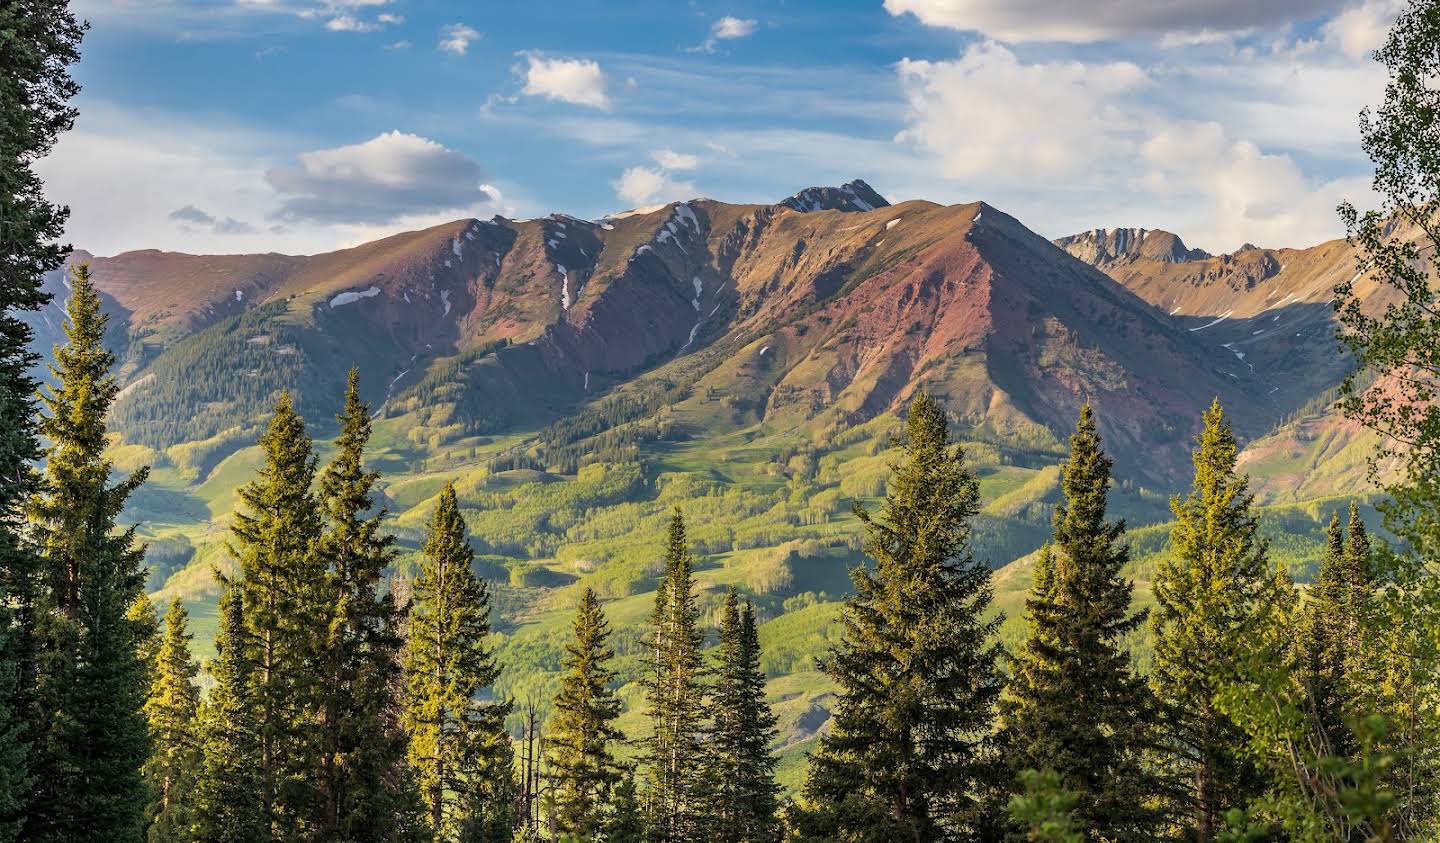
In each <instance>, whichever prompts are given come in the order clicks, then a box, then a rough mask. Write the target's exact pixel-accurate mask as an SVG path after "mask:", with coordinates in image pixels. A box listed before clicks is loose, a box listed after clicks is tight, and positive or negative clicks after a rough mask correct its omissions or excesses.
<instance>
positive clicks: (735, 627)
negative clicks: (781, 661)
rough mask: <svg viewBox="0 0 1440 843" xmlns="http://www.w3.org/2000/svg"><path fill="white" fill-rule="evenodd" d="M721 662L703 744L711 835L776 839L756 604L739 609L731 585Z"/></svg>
mask: <svg viewBox="0 0 1440 843" xmlns="http://www.w3.org/2000/svg"><path fill="white" fill-rule="evenodd" d="M719 651H720V659H719V661H720V663H719V665H718V666H717V667H716V669H715V689H714V693H713V696H712V699H711V704H710V709H711V711H712V712H713V718H714V726H713V728H712V729H711V734H710V739H709V740H708V741H707V742H706V744H705V751H706V756H707V757H706V765H705V766H706V775H707V776H708V778H709V780H710V786H711V799H712V800H713V806H712V809H711V810H712V813H713V816H712V822H713V829H712V839H714V840H716V841H724V843H768V842H769V841H773V840H778V839H779V832H780V827H779V822H778V820H777V818H776V814H775V810H776V804H775V793H776V790H777V788H776V786H775V757H774V756H773V755H771V754H770V744H771V742H773V741H774V740H775V716H774V715H773V714H771V712H770V707H769V705H767V704H766V702H765V674H764V673H762V672H761V671H760V639H759V634H758V632H757V631H756V628H755V610H754V607H753V606H751V605H750V603H749V602H746V603H745V607H744V609H743V610H742V609H741V607H740V600H739V597H738V596H737V595H736V592H735V589H734V588H733V587H732V588H731V589H730V591H729V592H728V593H726V595H725V603H724V606H723V607H722V608H721V611H720V647H719Z"/></svg>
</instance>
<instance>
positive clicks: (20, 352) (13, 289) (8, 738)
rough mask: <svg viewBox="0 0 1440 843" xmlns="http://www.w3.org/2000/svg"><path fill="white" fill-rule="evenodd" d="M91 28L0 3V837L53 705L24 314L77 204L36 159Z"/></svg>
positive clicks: (59, 252) (63, 117) (20, 805)
mask: <svg viewBox="0 0 1440 843" xmlns="http://www.w3.org/2000/svg"><path fill="white" fill-rule="evenodd" d="M84 32H85V27H84V25H83V24H81V23H79V22H78V21H77V20H76V19H75V16H74V15H73V14H72V13H71V12H70V8H69V3H68V2H67V1H66V0H27V2H16V0H7V2H0V127H3V129H0V843H9V841H13V840H16V839H20V838H21V837H22V835H23V836H25V837H31V839H33V837H32V836H31V835H29V834H26V833H25V832H24V829H25V827H26V825H27V824H28V825H30V826H31V828H32V829H33V828H35V827H36V826H35V824H34V823H32V822H28V821H29V819H30V818H29V811H28V800H29V799H30V797H31V795H32V794H31V790H32V787H33V786H35V785H37V784H39V782H38V781H37V779H36V778H35V777H34V776H32V774H31V771H30V767H29V761H30V760H31V757H32V756H31V752H32V751H33V752H36V753H38V752H43V751H45V750H43V748H41V747H37V746H36V745H35V741H36V738H37V737H39V735H40V734H41V733H42V732H44V731H45V730H46V729H47V728H48V726H47V723H49V722H50V721H51V720H52V719H53V718H52V715H53V714H54V712H53V711H46V710H45V709H43V708H42V707H40V706H39V704H38V700H37V691H38V690H39V677H38V675H37V671H38V663H39V660H40V651H39V642H38V641H37V640H36V632H37V629H36V627H37V625H38V624H39V623H40V617H39V612H40V607H39V606H38V605H37V604H38V602H39V601H40V599H41V595H40V593H39V589H40V580H39V558H38V554H37V553H36V549H35V547H34V545H33V544H32V543H31V542H30V541H29V539H28V537H27V535H26V529H25V523H24V522H25V518H24V514H25V507H26V504H27V502H28V501H29V500H30V498H31V496H32V495H33V494H34V493H35V492H36V490H37V488H38V486H37V480H38V474H37V472H36V470H35V465H36V464H37V463H38V461H39V458H40V456H41V448H40V441H39V438H38V436H37V433H38V427H37V418H36V413H35V400H34V396H35V389H36V387H37V383H36V381H35V378H34V375H33V370H34V367H35V365H36V364H37V363H38V362H39V357H38V355H36V354H35V352H34V350H33V349H32V348H31V345H32V341H33V339H34V335H33V333H32V332H31V330H30V327H29V326H28V325H27V324H26V323H25V322H24V321H22V320H21V319H20V315H21V313H22V312H23V311H36V310H39V309H40V308H42V307H44V306H45V305H46V304H48V303H49V301H50V297H49V296H48V295H47V294H45V292H44V291H43V289H42V284H43V281H44V274H45V273H46V272H50V271H51V270H54V269H57V268H58V267H59V266H60V265H61V263H62V261H63V260H64V256H65V253H66V252H67V251H69V247H67V246H63V245H62V244H61V243H59V242H58V238H59V237H60V236H61V234H62V233H63V231H64V227H65V219H66V217H67V216H68V213H69V211H68V209H66V208H63V207H59V206H56V205H53V204H51V203H50V202H48V201H46V198H45V193H44V185H43V184H42V183H41V181H40V177H39V176H38V175H37V174H36V172H35V162H37V161H39V160H40V159H42V158H44V157H45V156H46V155H47V154H48V153H49V152H50V150H51V148H52V147H53V146H54V144H55V141H56V139H57V138H58V137H59V135H60V133H61V132H64V131H66V130H68V129H69V128H70V127H71V125H72V123H73V122H74V119H75V113H76V112H75V109H74V108H73V107H72V106H71V105H70V103H69V100H70V99H71V97H73V96H74V95H75V94H76V93H77V92H78V91H79V90H80V88H79V86H78V85H77V84H76V83H75V81H74V79H72V78H71V77H70V73H69V69H68V66H69V65H71V64H73V63H74V62H75V61H76V60H77V59H78V58H79V57H80V52H79V47H80V39H81V37H82V36H83V34H84ZM42 714H43V716H42ZM48 766H50V767H51V772H50V773H47V775H53V765H48ZM35 795H37V796H41V798H43V795H42V794H35ZM38 810H39V811H41V812H42V814H44V813H48V811H50V810H51V809H50V808H48V807H47V806H40V807H39V808H38Z"/></svg>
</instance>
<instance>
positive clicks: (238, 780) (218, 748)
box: [195, 578, 270, 843]
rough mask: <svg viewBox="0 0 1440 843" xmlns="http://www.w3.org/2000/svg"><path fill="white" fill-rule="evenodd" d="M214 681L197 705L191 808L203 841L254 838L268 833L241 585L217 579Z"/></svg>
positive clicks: (241, 842)
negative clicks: (197, 750) (197, 749)
mask: <svg viewBox="0 0 1440 843" xmlns="http://www.w3.org/2000/svg"><path fill="white" fill-rule="evenodd" d="M221 587H222V590H221V592H220V603H219V606H218V607H217V608H218V613H219V616H220V621H219V629H218V630H217V632H216V635H215V650H216V657H215V660H214V661H212V662H210V665H209V673H210V678H211V679H212V680H214V685H213V686H212V687H211V689H210V691H209V693H208V694H207V695H206V698H205V702H204V704H203V705H202V706H201V709H200V740H201V743H200V769H199V772H198V774H197V776H196V782H195V808H196V815H197V818H198V820H199V827H200V832H201V833H200V839H201V840H204V841H206V843H253V841H257V840H265V839H268V838H269V836H270V825H269V821H268V819H267V817H266V816H265V806H264V803H263V802H262V799H261V795H262V794H261V786H262V781H261V776H260V732H259V723H258V722H257V718H256V710H255V706H254V705H253V704H252V703H251V693H252V685H251V674H252V673H253V672H254V665H253V663H252V662H251V660H250V659H251V656H252V655H253V651H252V648H251V647H250V646H248V642H247V639H248V637H249V632H248V630H247V629H246V625H245V615H244V607H243V605H242V604H241V598H240V589H239V588H238V586H236V585H235V584H234V583H232V582H229V581H227V580H225V579H224V578H221Z"/></svg>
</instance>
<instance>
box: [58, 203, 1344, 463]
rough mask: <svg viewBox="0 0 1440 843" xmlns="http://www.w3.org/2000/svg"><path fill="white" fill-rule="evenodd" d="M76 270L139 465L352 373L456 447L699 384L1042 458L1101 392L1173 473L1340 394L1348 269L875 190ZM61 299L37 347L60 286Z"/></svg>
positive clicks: (107, 263) (810, 412)
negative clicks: (142, 450) (117, 364)
mask: <svg viewBox="0 0 1440 843" xmlns="http://www.w3.org/2000/svg"><path fill="white" fill-rule="evenodd" d="M74 259H77V260H86V261H88V262H89V263H90V265H91V270H92V273H93V275H94V278H95V280H96V283H97V285H98V287H99V288H100V290H101V291H102V293H103V294H104V295H105V296H106V303H107V305H108V309H109V311H110V312H111V314H112V324H113V329H114V332H113V343H114V345H115V346H116V347H117V348H119V349H121V351H122V354H123V359H124V361H125V366H124V370H123V373H122V378H123V381H124V382H125V383H126V385H127V386H126V392H125V395H124V396H123V398H122V399H121V401H120V403H119V405H118V407H117V409H116V420H117V427H118V430H119V432H120V434H121V435H122V436H123V437H124V438H125V440H126V441H127V442H132V443H136V444H142V445H145V446H147V447H151V448H158V449H164V448H168V447H172V446H175V445H179V444H182V443H185V442H194V441H200V440H210V439H213V438H214V437H217V436H219V437H224V436H226V435H227V432H230V433H234V432H235V431H250V430H253V428H254V427H255V425H257V424H258V423H259V422H261V421H262V420H263V419H264V417H265V413H266V409H267V407H268V406H269V404H270V403H271V402H272V401H273V399H274V397H275V395H276V394H278V391H279V390H280V389H285V388H288V389H291V390H293V391H295V392H296V393H297V395H298V398H299V403H300V406H301V407H302V409H303V410H304V411H305V412H306V414H307V415H308V416H309V417H310V418H311V419H312V420H313V421H316V422H319V423H320V424H322V426H323V425H324V424H325V422H326V421H327V420H328V418H329V415H330V408H331V405H332V404H333V400H334V395H333V393H334V392H335V385H336V384H339V383H341V382H342V377H343V373H344V370H345V369H346V368H348V367H349V366H350V365H351V364H352V363H355V364H359V365H360V366H361V371H362V375H363V383H364V385H365V387H366V391H367V392H368V394H370V395H371V396H372V397H374V399H375V402H376V404H377V405H381V412H382V413H397V412H399V411H400V410H399V408H405V409H406V411H415V410H423V409H424V408H423V406H422V405H423V404H424V403H426V401H428V400H429V398H431V397H433V396H435V395H452V394H455V395H452V397H457V396H458V400H457V401H456V402H455V403H456V405H457V406H456V407H455V409H454V410H453V411H447V412H446V413H444V414H442V415H444V416H445V418H444V419H443V424H441V423H437V420H436V419H434V418H429V417H428V416H427V418H426V419H425V426H426V427H429V428H437V429H439V430H440V437H441V438H445V437H447V436H449V437H454V436H458V435H461V434H474V433H486V434H493V433H500V432H505V431H510V430H517V429H522V428H526V427H536V426H540V425H543V424H546V423H549V422H552V421H554V420H556V419H558V418H561V417H563V416H565V415H566V414H568V413H570V412H572V411H574V410H576V409H577V408H579V407H581V406H583V405H584V404H585V403H586V402H587V401H590V400H592V399H594V398H596V397H597V396H600V395H602V394H604V393H605V392H607V391H608V390H613V389H614V388H616V387H617V386H618V385H621V384H624V383H625V382H627V381H630V380H632V379H634V378H636V377H638V376H640V375H643V374H646V373H657V372H659V373H663V372H665V371H666V370H667V367H673V368H684V369H686V370H687V371H689V370H692V369H695V368H696V367H697V366H699V367H702V368H704V369H705V370H704V371H700V372H692V373H690V374H687V375H686V378H689V379H690V380H691V381H693V382H692V384H691V386H692V387H698V388H720V389H723V391H724V392H725V394H726V397H727V399H729V400H728V405H727V406H728V407H729V408H730V411H733V412H738V413H740V414H742V415H745V416H747V417H750V418H753V419H754V420H756V421H765V422H776V423H780V422H782V421H785V420H790V421H788V422H785V423H800V422H802V421H803V422H805V423H808V424H814V423H816V422H817V421H818V422H821V423H824V424H833V425H841V426H853V425H856V424H859V423H863V422H864V421H866V420H868V419H870V418H872V417H874V416H876V415H877V414H880V413H882V412H886V411H893V410H895V409H897V408H898V407H900V406H901V405H903V404H904V402H905V401H907V400H908V399H909V397H910V396H911V395H913V393H914V392H915V391H916V390H918V389H927V390H929V391H931V392H932V393H934V394H937V395H939V396H940V397H941V398H942V399H943V400H944V401H945V403H946V406H948V407H949V408H950V409H951V410H952V412H954V413H955V414H956V416H957V418H958V419H959V420H960V422H961V423H962V424H963V425H965V426H966V427H969V428H973V429H974V430H976V431H977V432H983V434H984V435H985V436H987V437H993V438H996V439H998V440H1000V441H1006V440H1007V438H1013V439H1015V440H1016V441H1032V440H1033V441H1038V440H1037V439H1036V437H1037V436H1038V437H1039V439H1044V440H1048V441H1051V442H1055V441H1060V440H1063V436H1064V434H1065V431H1066V429H1067V427H1068V425H1069V424H1070V422H1071V420H1072V419H1073V418H1074V416H1075V413H1076V411H1077V409H1078V407H1079V405H1080V404H1081V403H1083V402H1085V401H1090V402H1091V403H1093V404H1094V405H1095V407H1096V409H1097V411H1098V414H1099V417H1100V419H1101V423H1102V431H1103V432H1104V433H1105V434H1106V435H1107V436H1108V437H1109V438H1110V439H1111V440H1112V441H1113V442H1114V443H1115V445H1116V446H1117V447H1116V450H1117V452H1118V453H1120V454H1121V455H1122V456H1123V458H1124V459H1123V462H1124V463H1125V465H1124V468H1125V469H1126V470H1128V471H1130V472H1133V473H1134V474H1135V475H1136V476H1137V477H1141V478H1144V479H1146V480H1147V481H1148V482H1151V483H1155V484H1160V485H1168V484H1169V482H1170V481H1174V480H1175V479H1177V478H1178V477H1180V476H1181V475H1183V473H1184V471H1185V469H1186V467H1187V464H1186V453H1187V450H1188V447H1189V436H1190V434H1191V433H1193V431H1194V430H1195V429H1196V423H1197V419H1198V417H1199V414H1200V410H1201V408H1202V407H1203V406H1204V405H1205V404H1207V403H1208V402H1209V401H1210V399H1211V398H1212V397H1216V396H1218V397H1219V398H1220V399H1221V401H1222V402H1223V403H1224V404H1225V405H1226V406H1227V408H1229V409H1230V411H1231V413H1232V414H1233V415H1234V416H1235V418H1236V420H1237V422H1238V424H1239V427H1240V430H1241V432H1242V434H1243V435H1244V436H1245V437H1246V438H1247V439H1257V438H1260V437H1262V436H1264V435H1266V434H1268V433H1270V432H1271V431H1272V430H1273V429H1274V428H1275V427H1276V426H1277V425H1278V424H1279V423H1280V422H1282V421H1283V420H1286V419H1288V418H1289V417H1290V416H1292V415H1293V414H1294V413H1295V412H1296V411H1297V410H1299V409H1300V408H1302V407H1304V406H1305V405H1306V404H1307V403H1309V402H1311V401H1312V399H1315V398H1316V397H1317V396H1321V395H1324V394H1326V392H1327V390H1331V389H1333V388H1334V387H1335V386H1336V385H1337V384H1338V382H1339V380H1340V378H1341V377H1342V376H1343V374H1344V371H1345V363H1344V361H1343V359H1342V358H1341V357H1339V356H1337V353H1336V344H1335V341H1334V336H1333V321H1332V318H1331V308H1330V306H1329V299H1330V295H1331V294H1330V290H1331V288H1332V287H1333V286H1334V285H1335V284H1336V283H1338V282H1340V281H1343V280H1346V279H1348V278H1349V277H1350V276H1351V275H1353V274H1354V270H1353V266H1354V260H1353V255H1352V253H1351V251H1350V248H1349V247H1348V246H1347V245H1346V244H1345V243H1344V242H1343V241H1334V242H1330V243H1325V244H1321V245H1319V246H1316V247H1313V248H1309V249H1259V248H1254V247H1248V246H1247V247H1246V248H1243V249H1241V250H1240V251H1238V252H1235V253H1233V254H1229V255H1218V256H1212V255H1209V254H1207V253H1205V252H1203V251H1201V250H1198V249H1189V248H1187V247H1186V246H1185V244H1184V243H1183V242H1182V241H1181V239H1180V238H1179V237H1178V236H1176V235H1174V234H1171V233H1169V232H1165V231H1159V230H1145V229H1097V230H1095V231H1090V232H1085V233H1082V234H1077V235H1073V236H1070V237H1064V238H1061V239H1059V240H1057V241H1055V242H1054V243H1053V244H1052V243H1050V242H1048V241H1046V240H1045V239H1043V238H1041V237H1039V236H1038V235H1036V234H1034V233H1033V232H1031V231H1030V230H1028V229H1026V228H1025V227H1024V225H1023V224H1022V223H1021V222H1020V221H1018V220H1016V219H1015V218H1013V217H1011V216H1009V215H1007V214H1005V213H1004V212H1002V211H1000V210H999V209H997V208H994V207H992V206H990V205H987V204H985V203H983V202H980V203H972V204H965V205H953V206H949V207H942V206H939V205H935V204H933V203H929V202H923V201H912V202H904V203H901V204H898V205H891V204H889V203H888V202H887V201H886V200H885V198H884V197H882V196H881V195H880V194H879V193H877V192H876V191H874V190H873V189H872V188H871V187H870V186H869V185H867V184H866V183H865V182H863V181H859V180H856V181H853V182H850V183H848V184H845V185H842V186H841V187H838V188H834V187H812V188H808V189H806V190H802V191H800V192H799V193H796V194H795V195H794V196H792V197H790V198H788V199H785V200H783V201H781V202H779V203H777V204H775V205H735V204H727V203H723V202H716V201H711V200H695V201H692V202H684V203H672V204H669V205H665V206H663V207H660V208H658V209H652V210H648V211H645V212H633V213H629V214H621V215H616V216H614V217H610V218H606V219H602V220H595V221H590V220H580V219H576V218H573V217H568V216H565V215H559V214H557V215H552V216H550V217H547V218H543V219H535V220H506V219H503V218H499V217H496V218H494V219H489V220H473V219H472V220H457V221H456V222H453V223H447V224H445V225H440V226H436V227H434V228H430V229H426V230H424V231H417V232H411V233H406V234H399V235H395V236H392V237H388V238H385V239H383V240H378V241H375V242H373V243H367V244H365V245H363V246H359V247H356V248H352V249H346V250H343V251H339V252H333V253H329V254H322V255H315V256H310V257H295V256H287V255H278V254H264V255H225V256H197V255H186V254H180V253H174V252H159V251H153V250H145V251H135V252H127V253H124V254H121V255H117V256H114V257H97V256H92V255H89V254H86V253H84V252H77V253H76V254H75V256H74ZM50 287H51V289H52V291H53V292H56V293H57V294H58V295H57V304H56V305H55V306H52V308H50V309H47V310H46V311H45V312H43V313H42V314H40V316H39V318H37V319H36V320H35V322H36V327H37V328H38V330H39V333H40V339H41V345H42V347H43V346H48V344H49V343H50V342H52V341H54V340H55V339H56V338H57V333H56V330H57V328H58V325H59V313H58V302H59V301H60V300H62V299H63V278H62V276H61V274H59V273H57V274H56V275H55V276H54V277H53V278H52V279H51V281H50ZM707 351H711V352H715V353H711V354H708V355H704V357H705V361H706V362H704V363H699V362H697V361H691V362H687V363H681V362H679V361H680V360H681V359H682V358H687V357H697V356H700V355H702V353H703V352H707ZM237 380H240V381H243V383H236V381H237ZM430 415H434V414H430ZM235 438H236V442H235V443H234V444H236V445H238V444H239V442H240V441H243V439H241V438H240V437H239V436H236V437H235ZM224 451H225V447H224V446H221V447H219V448H218V449H217V450H216V452H215V454H214V457H215V458H217V459H218V458H220V457H223V455H224Z"/></svg>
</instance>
